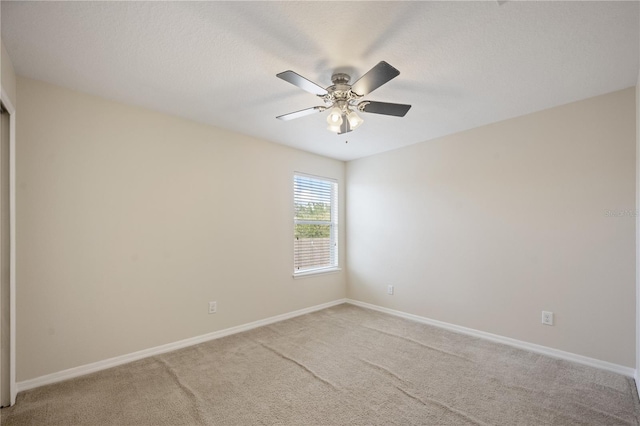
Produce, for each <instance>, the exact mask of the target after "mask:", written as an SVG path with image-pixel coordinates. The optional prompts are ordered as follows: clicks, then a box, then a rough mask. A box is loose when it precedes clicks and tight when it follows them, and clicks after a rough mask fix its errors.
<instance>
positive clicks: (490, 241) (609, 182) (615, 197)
mask: <svg viewBox="0 0 640 426" xmlns="http://www.w3.org/2000/svg"><path fill="white" fill-rule="evenodd" d="M635 120H636V116H635V89H634V88H630V89H626V90H623V91H619V92H614V93H611V94H607V95H603V96H599V97H596V98H592V99H587V100H584V101H581V102H576V103H572V104H568V105H564V106H560V107H557V108H553V109H549V110H545V111H541V112H538V113H534V114H530V115H527V116H523V117H519V118H515V119H511V120H507V121H504V122H500V123H496V124H492V125H489V126H484V127H481V128H477V129H473V130H469V131H466V132H463V133H459V134H455V135H451V136H447V137H444V138H441V139H438V140H433V141H429V142H425V143H421V144H417V145H413V146H410V147H406V148H403V149H399V150H396V151H392V152H388V153H384V154H380V155H376V156H372V157H369V158H365V159H361V160H357V161H352V162H349V163H348V164H347V177H346V180H347V200H348V205H347V217H348V225H349V233H348V236H347V250H348V253H347V258H348V260H349V271H348V296H349V297H350V298H353V299H356V300H360V301H364V302H369V303H373V304H376V305H380V306H384V307H388V308H391V309H397V310H400V311H404V312H408V313H412V314H416V315H420V316H424V317H428V318H432V319H436V320H440V321H445V322H449V323H452V324H457V325H461V326H465V327H470V328H473V329H477V330H482V331H486V332H490V333H495V334H498V335H502V336H507V337H511V338H515V339H519V340H523V341H527V342H531V343H536V344H541V345H545V346H548V347H552V348H557V349H560V350H564V351H568V352H573V353H576V354H580V355H584V356H588V357H593V358H597V359H601V360H605V361H609V362H612V363H616V364H620V365H624V366H628V367H634V366H635V302H634V300H635V284H634V283H635V278H634V276H635V256H634V253H635V217H634V212H635V131H636V130H635ZM607 210H611V211H613V212H615V213H620V214H622V216H621V217H607V215H606V211H607ZM388 284H393V285H395V295H393V296H388V295H387V294H386V291H385V290H386V286H387V285H388ZM542 310H549V311H553V312H554V313H555V325H554V326H551V327H550V326H543V325H542V324H541V311H542Z"/></svg>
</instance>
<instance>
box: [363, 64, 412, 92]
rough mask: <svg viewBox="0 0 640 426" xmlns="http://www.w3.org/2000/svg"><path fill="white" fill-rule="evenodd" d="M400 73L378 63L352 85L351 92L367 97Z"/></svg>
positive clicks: (389, 66)
mask: <svg viewBox="0 0 640 426" xmlns="http://www.w3.org/2000/svg"><path fill="white" fill-rule="evenodd" d="M398 75H400V71H398V70H397V69H395V68H394V67H392V66H391V65H389V64H388V63H386V62H385V61H381V62H378V65H376V66H375V67H373V68H371V69H370V70H369V71H367V73H366V74H365V75H363V76H362V77H360V78H359V79H358V81H356V82H355V83H353V85H352V86H351V90H352V91H353V92H355V93H357V94H358V95H360V96H365V95H368V94H369V93H371V92H373V91H374V90H376V89H377V88H378V87H380V86H382V85H383V84H385V83H386V82H388V81H391V80H393V79H394V78H396V77H397V76H398Z"/></svg>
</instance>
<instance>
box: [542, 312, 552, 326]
mask: <svg viewBox="0 0 640 426" xmlns="http://www.w3.org/2000/svg"><path fill="white" fill-rule="evenodd" d="M542 323H543V324H544V325H553V312H549V311H542Z"/></svg>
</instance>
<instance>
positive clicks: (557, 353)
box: [347, 299, 638, 386]
mask: <svg viewBox="0 0 640 426" xmlns="http://www.w3.org/2000/svg"><path fill="white" fill-rule="evenodd" d="M347 303H350V304H352V305H355V306H360V307H362V308H368V309H373V310H374V311H379V312H384V313H386V314H391V315H395V316H397V317H401V318H405V319H409V320H412V321H417V322H421V323H424V324H429V325H433V326H435V327H439V328H444V329H447V330H450V331H454V332H457V333H462V334H467V335H470V336H474V337H480V338H482V339H486V340H491V341H493V342H497V343H502V344H504V345H509V346H513V347H516V348H519V349H524V350H527V351H531V352H536V353H539V354H542V355H548V356H550V357H554V358H559V359H563V360H566V361H573V362H577V363H578V364H583V365H588V366H590V367H595V368H600V369H602V370H607V371H612V372H614V373H618V374H622V375H624V376H628V377H636V370H635V369H633V368H631V367H625V366H623V365H618V364H613V363H611V362H607V361H601V360H599V359H595V358H589V357H586V356H582V355H578V354H574V353H571V352H565V351H561V350H558V349H553V348H549V347H547V346H542V345H536V344H535V343H528V342H523V341H522V340H516V339H512V338H510V337H504V336H499V335H497V334H491V333H487V332H485V331H480V330H474V329H473V328H467V327H462V326H459V325H455V324H450V323H447V322H443V321H438V320H434V319H430V318H425V317H421V316H418V315H413V314H408V313H406V312H402V311H396V310H394V309H389V308H384V307H382V306H378V305H372V304H370V303H365V302H360V301H358V300H353V299H347ZM636 386H638V379H637V377H636Z"/></svg>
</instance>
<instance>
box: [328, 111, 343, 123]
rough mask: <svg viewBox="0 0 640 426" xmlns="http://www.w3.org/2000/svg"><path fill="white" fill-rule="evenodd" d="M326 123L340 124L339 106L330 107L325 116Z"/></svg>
mask: <svg viewBox="0 0 640 426" xmlns="http://www.w3.org/2000/svg"><path fill="white" fill-rule="evenodd" d="M327 123H329V125H330V126H333V125H337V126H338V127H340V125H341V124H342V111H341V110H340V108H338V107H333V108H331V111H330V112H329V116H328V117H327Z"/></svg>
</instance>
